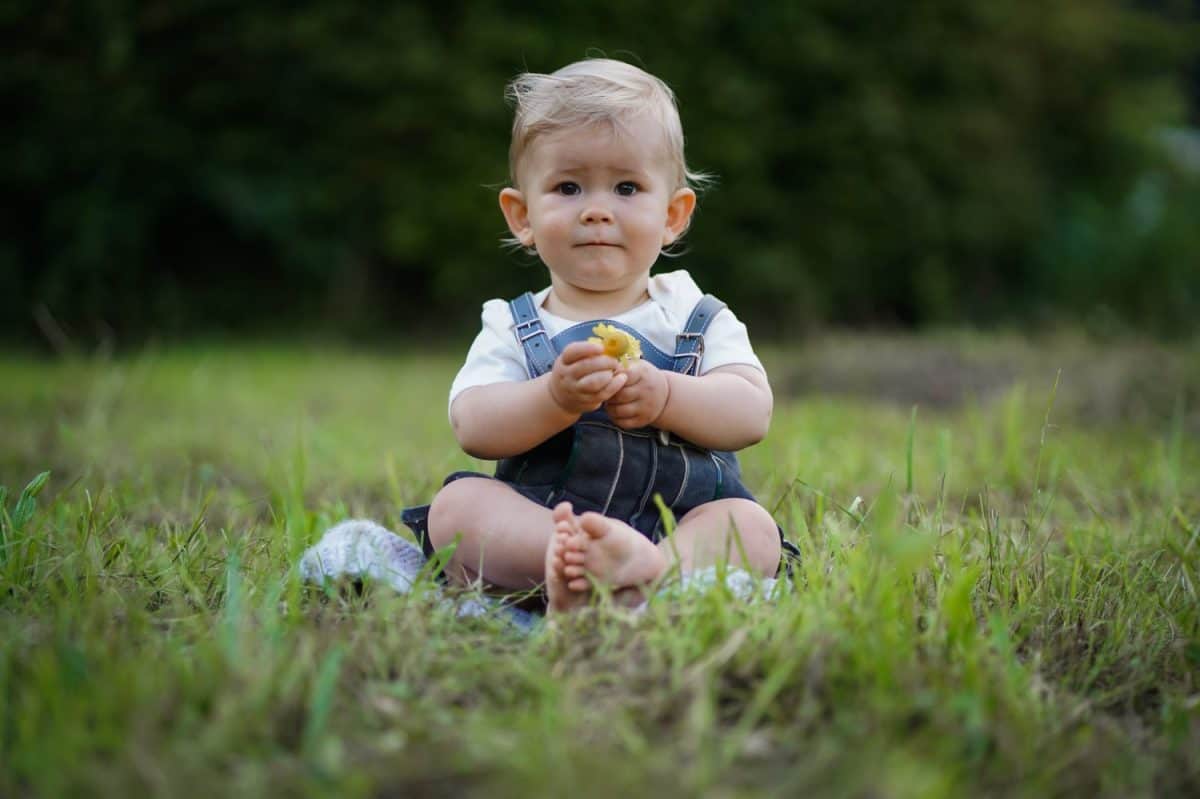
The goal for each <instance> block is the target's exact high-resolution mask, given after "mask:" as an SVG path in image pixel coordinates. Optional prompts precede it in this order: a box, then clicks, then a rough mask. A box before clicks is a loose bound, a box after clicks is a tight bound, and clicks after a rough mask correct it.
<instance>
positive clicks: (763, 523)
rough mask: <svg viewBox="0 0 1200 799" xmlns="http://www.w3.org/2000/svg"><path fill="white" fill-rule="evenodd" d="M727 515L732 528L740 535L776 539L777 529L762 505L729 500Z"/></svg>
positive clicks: (748, 500)
mask: <svg viewBox="0 0 1200 799" xmlns="http://www.w3.org/2000/svg"><path fill="white" fill-rule="evenodd" d="M726 502H728V503H729V515H730V517H731V518H732V520H733V525H734V527H736V528H737V531H738V532H739V533H741V534H742V535H754V536H761V537H767V538H773V537H778V535H779V528H778V527H776V526H775V519H774V518H773V517H772V516H771V514H770V513H769V512H768V511H767V509H766V508H764V507H763V506H762V505H759V504H758V503H757V502H755V501H754V500H750V499H729V500H726Z"/></svg>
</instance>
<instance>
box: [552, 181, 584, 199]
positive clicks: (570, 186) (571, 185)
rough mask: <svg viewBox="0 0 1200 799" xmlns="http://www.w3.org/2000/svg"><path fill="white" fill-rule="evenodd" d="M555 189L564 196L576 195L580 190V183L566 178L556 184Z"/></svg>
mask: <svg viewBox="0 0 1200 799" xmlns="http://www.w3.org/2000/svg"><path fill="white" fill-rule="evenodd" d="M554 190H555V191H556V192H558V193H559V194H561V195H563V196H564V197H574V196H575V195H576V194H579V192H580V188H579V184H578V183H575V182H574V181H571V180H564V181H563V182H562V183H559V184H558V185H557V186H555V187H554Z"/></svg>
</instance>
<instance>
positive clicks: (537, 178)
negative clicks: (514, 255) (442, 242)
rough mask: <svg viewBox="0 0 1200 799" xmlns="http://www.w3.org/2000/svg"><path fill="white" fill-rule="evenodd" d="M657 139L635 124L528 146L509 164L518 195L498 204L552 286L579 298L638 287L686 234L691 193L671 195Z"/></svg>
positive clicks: (656, 133) (646, 126) (574, 132)
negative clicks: (567, 289)
mask: <svg viewBox="0 0 1200 799" xmlns="http://www.w3.org/2000/svg"><path fill="white" fill-rule="evenodd" d="M662 139H663V137H662V134H661V131H660V129H659V128H658V126H657V125H656V123H655V122H654V121H653V120H650V119H646V118H635V119H633V120H631V121H630V122H629V123H628V124H627V125H624V126H623V127H622V128H620V129H617V128H614V127H612V126H610V125H605V124H597V125H593V126H589V127H585V128H574V129H566V130H561V131H556V132H554V133H550V134H547V135H545V136H544V137H542V138H539V139H536V140H535V141H534V142H533V143H532V145H531V146H530V147H529V149H528V150H526V152H525V153H524V155H523V156H522V158H521V161H520V163H519V164H518V165H517V181H518V183H519V188H518V189H505V190H504V191H502V192H501V196H500V205H501V208H502V209H503V211H504V215H505V218H506V219H507V220H508V224H509V227H510V229H511V230H512V232H513V235H515V236H516V237H517V238H518V239H519V240H520V241H521V243H522V244H525V245H526V246H533V247H535V248H536V249H537V252H538V255H539V256H540V257H541V259H542V261H544V262H545V264H546V266H547V267H548V268H549V269H550V273H551V279H552V283H554V284H555V285H562V284H565V285H567V286H570V287H572V288H575V289H581V290H584V291H587V292H613V291H622V290H626V289H629V288H631V287H634V288H636V286H637V285H638V284H639V283H640V284H642V285H643V286H644V283H645V281H646V279H647V278H648V277H649V274H650V267H651V266H653V265H654V262H655V260H657V258H658V254H659V252H660V250H661V249H662V247H664V246H666V245H667V244H670V243H671V242H673V241H675V239H676V238H678V237H679V236H680V235H681V234H682V233H683V231H684V230H685V229H686V228H687V223H688V220H689V219H690V218H691V213H692V209H693V208H694V207H695V202H696V199H695V194H694V193H693V192H692V191H691V190H690V189H676V188H675V185H674V182H673V180H672V173H671V167H670V163H669V160H668V158H667V153H666V148H665V145H664V144H663V142H662Z"/></svg>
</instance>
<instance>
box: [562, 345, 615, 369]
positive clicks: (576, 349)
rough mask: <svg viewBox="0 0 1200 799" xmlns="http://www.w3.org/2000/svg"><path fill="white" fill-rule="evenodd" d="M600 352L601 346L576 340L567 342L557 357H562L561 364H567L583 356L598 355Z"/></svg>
mask: <svg viewBox="0 0 1200 799" xmlns="http://www.w3.org/2000/svg"><path fill="white" fill-rule="evenodd" d="M602 352H604V347H601V346H600V345H599V344H593V343H592V342H590V341H576V342H575V343H574V344H568V345H567V346H566V347H564V348H563V351H562V354H561V355H559V356H558V357H559V358H561V359H562V362H563V365H565V366H569V365H571V364H573V363H575V362H577V361H582V360H584V359H585V358H590V357H592V356H594V355H599V354H600V353H602Z"/></svg>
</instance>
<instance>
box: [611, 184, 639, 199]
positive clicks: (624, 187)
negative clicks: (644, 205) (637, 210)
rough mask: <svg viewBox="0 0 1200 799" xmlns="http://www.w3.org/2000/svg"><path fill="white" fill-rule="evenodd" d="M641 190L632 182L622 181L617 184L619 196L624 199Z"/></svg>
mask: <svg viewBox="0 0 1200 799" xmlns="http://www.w3.org/2000/svg"><path fill="white" fill-rule="evenodd" d="M640 190H641V187H640V186H638V184H636V183H634V182H633V181H632V180H622V181H621V182H620V183H618V184H617V194H619V195H621V196H622V197H632V196H633V195H635V194H637V193H638V192H639V191H640Z"/></svg>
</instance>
